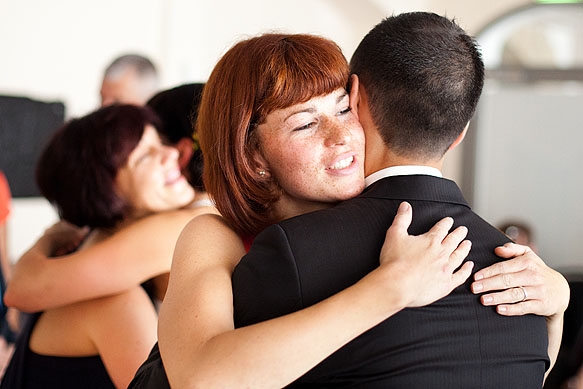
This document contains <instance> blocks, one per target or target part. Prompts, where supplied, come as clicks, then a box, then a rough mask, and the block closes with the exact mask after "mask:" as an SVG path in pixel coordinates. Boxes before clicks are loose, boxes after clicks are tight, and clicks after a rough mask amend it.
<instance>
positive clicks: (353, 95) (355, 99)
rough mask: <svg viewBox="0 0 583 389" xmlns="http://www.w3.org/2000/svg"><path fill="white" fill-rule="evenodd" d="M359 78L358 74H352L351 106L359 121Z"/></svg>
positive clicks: (349, 96)
mask: <svg viewBox="0 0 583 389" xmlns="http://www.w3.org/2000/svg"><path fill="white" fill-rule="evenodd" d="M358 86H359V81H358V76H357V75H356V74H352V75H351V76H350V91H349V95H348V98H349V105H350V108H352V112H354V114H355V115H356V118H357V119H358V103H359V102H360V94H359V93H358Z"/></svg>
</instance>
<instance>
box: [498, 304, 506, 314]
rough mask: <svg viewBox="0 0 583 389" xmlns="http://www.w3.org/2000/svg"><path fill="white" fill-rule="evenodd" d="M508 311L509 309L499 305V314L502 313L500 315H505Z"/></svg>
mask: <svg viewBox="0 0 583 389" xmlns="http://www.w3.org/2000/svg"><path fill="white" fill-rule="evenodd" d="M506 311H507V309H506V307H505V306H504V305H499V306H498V312H500V313H504V312H506Z"/></svg>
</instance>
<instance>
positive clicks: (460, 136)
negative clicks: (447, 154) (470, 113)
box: [448, 122, 470, 151]
mask: <svg viewBox="0 0 583 389" xmlns="http://www.w3.org/2000/svg"><path fill="white" fill-rule="evenodd" d="M468 127H470V122H468V124H466V127H465V128H464V130H463V131H462V133H461V134H459V135H458V137H457V138H456V139H455V140H454V141H453V143H452V144H451V146H449V149H448V151H450V150H453V149H455V148H456V147H457V145H459V144H460V143H462V141H463V140H464V138H465V137H466V133H467V132H468Z"/></svg>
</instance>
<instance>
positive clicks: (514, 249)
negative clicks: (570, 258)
mask: <svg viewBox="0 0 583 389" xmlns="http://www.w3.org/2000/svg"><path fill="white" fill-rule="evenodd" d="M494 251H495V253H496V254H497V255H498V256H500V257H501V258H505V259H508V258H510V259H508V260H506V261H501V262H498V263H495V264H494V265H491V266H489V267H487V268H484V269H481V270H480V271H478V272H476V274H475V275H474V282H473V283H472V291H473V292H474V293H476V294H478V293H485V294H483V295H482V296H481V297H480V300H481V301H482V304H484V305H486V306H496V310H497V311H498V313H500V314H501V315H506V316H515V315H525V314H530V313H532V314H536V315H541V316H547V317H552V316H554V315H557V314H559V315H561V314H563V312H565V310H566V309H567V306H568V305H569V298H570V290H569V284H568V283H567V280H566V279H565V277H564V276H563V275H562V274H561V273H559V272H558V271H556V270H554V269H552V268H550V267H549V266H547V264H545V262H544V261H543V260H542V259H541V258H540V257H539V256H538V255H537V254H536V253H535V252H534V251H532V250H531V249H530V248H529V247H528V246H522V245H519V244H516V243H507V244H505V245H504V246H500V247H497V248H496V249H495V250H494Z"/></svg>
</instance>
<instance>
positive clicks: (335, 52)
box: [254, 34, 349, 124]
mask: <svg viewBox="0 0 583 389" xmlns="http://www.w3.org/2000/svg"><path fill="white" fill-rule="evenodd" d="M266 54H267V55H266V60H265V62H264V64H263V66H265V69H264V70H263V71H260V72H259V73H260V74H262V75H263V77H261V78H259V79H258V82H259V87H258V88H257V89H258V91H260V93H258V97H259V98H258V99H257V101H258V102H259V106H258V107H257V113H256V115H255V116H256V117H254V121H255V123H257V124H259V123H261V122H262V121H263V120H264V119H265V117H266V116H267V115H268V114H269V113H270V112H272V111H274V110H276V109H282V108H287V107H290V106H292V105H295V104H299V103H303V102H306V101H308V100H309V99H311V98H313V97H316V96H322V95H324V94H328V93H332V92H333V91H335V90H337V89H338V88H346V84H347V82H348V77H349V68H348V63H347V61H346V58H345V57H344V55H343V54H342V51H341V50H340V47H338V45H336V43H334V42H332V41H330V40H327V39H322V38H321V37H315V36H310V35H302V34H297V35H291V36H289V35H286V36H283V35H282V36H280V37H278V39H277V40H275V41H274V42H273V45H272V47H271V48H270V50H269V51H268V52H267V53H266ZM298 86H301V87H298Z"/></svg>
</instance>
